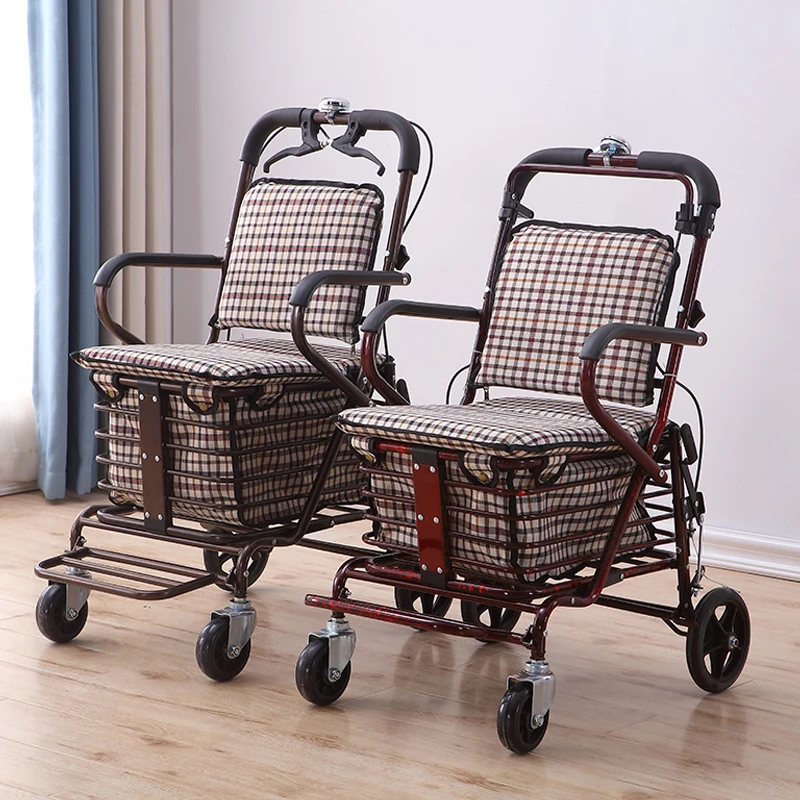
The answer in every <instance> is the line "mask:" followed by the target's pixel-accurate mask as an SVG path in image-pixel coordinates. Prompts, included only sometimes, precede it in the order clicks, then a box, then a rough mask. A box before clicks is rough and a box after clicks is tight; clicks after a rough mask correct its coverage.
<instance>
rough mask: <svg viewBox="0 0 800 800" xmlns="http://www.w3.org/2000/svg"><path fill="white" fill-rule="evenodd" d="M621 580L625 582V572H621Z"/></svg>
mask: <svg viewBox="0 0 800 800" xmlns="http://www.w3.org/2000/svg"><path fill="white" fill-rule="evenodd" d="M619 579H620V580H621V581H624V580H625V573H624V572H620V574H619Z"/></svg>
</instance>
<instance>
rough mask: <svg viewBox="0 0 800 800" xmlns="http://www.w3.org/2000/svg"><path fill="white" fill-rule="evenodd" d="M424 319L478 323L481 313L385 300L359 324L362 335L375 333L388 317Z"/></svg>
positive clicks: (412, 302)
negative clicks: (400, 316)
mask: <svg viewBox="0 0 800 800" xmlns="http://www.w3.org/2000/svg"><path fill="white" fill-rule="evenodd" d="M398 314H400V315H402V316H405V317H426V318H428V319H452V320H464V321H465V322H478V321H479V320H480V318H481V312H480V311H478V309H477V308H472V306H450V305H445V304H442V303H420V302H417V301H415V300H387V301H386V302H385V303H381V304H380V305H379V306H376V307H375V308H373V309H372V311H370V313H369V314H368V315H367V318H366V319H365V320H364V322H363V323H362V324H361V330H362V331H364V333H377V332H378V331H380V329H381V328H382V327H383V326H384V324H385V323H386V320H387V319H389V317H393V316H395V315H398Z"/></svg>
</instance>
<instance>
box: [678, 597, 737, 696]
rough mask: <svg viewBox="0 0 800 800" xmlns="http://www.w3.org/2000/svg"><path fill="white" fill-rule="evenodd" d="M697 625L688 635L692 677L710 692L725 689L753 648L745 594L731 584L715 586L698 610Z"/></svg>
mask: <svg viewBox="0 0 800 800" xmlns="http://www.w3.org/2000/svg"><path fill="white" fill-rule="evenodd" d="M695 619H696V621H697V627H696V628H689V633H688V635H687V636H686V663H687V665H688V667H689V674H690V675H691V676H692V680H693V681H694V682H695V683H696V684H697V685H698V686H699V687H700V688H701V689H703V690H704V691H706V692H723V691H725V689H727V688H728V687H729V686H732V685H733V684H734V683H735V682H736V679H737V678H738V677H739V675H740V674H741V672H742V669H744V664H745V661H747V653H748V651H749V649H750V615H749V613H748V611H747V606H746V605H745V602H744V600H743V599H742V596H741V595H740V594H739V593H738V592H736V591H734V590H733V589H729V588H728V587H727V586H725V587H722V588H720V589H712V590H711V591H710V592H709V593H708V594H706V595H705V596H704V597H703V598H702V600H700V602H699V603H698V605H697V608H696V609H695Z"/></svg>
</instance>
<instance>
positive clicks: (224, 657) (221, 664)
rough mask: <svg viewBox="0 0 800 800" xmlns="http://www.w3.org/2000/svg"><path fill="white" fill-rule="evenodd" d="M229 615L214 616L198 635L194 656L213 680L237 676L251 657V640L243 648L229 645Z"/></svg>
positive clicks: (198, 664)
mask: <svg viewBox="0 0 800 800" xmlns="http://www.w3.org/2000/svg"><path fill="white" fill-rule="evenodd" d="M229 626H230V619H229V618H228V617H214V618H213V619H212V620H211V622H209V623H208V625H206V626H205V628H203V630H202V631H201V632H200V635H199V636H198V637H197V644H196V645H195V648H194V657H195V659H196V660H197V666H198V667H200V669H201V670H202V671H203V672H204V673H205V674H206V675H207V676H208V677H209V678H211V679H212V680H215V681H220V682H224V681H229V680H231V679H232V678H235V677H236V676H237V675H238V674H239V673H240V672H241V671H242V670H243V669H244V667H245V664H247V659H248V658H250V640H249V639H248V640H247V643H246V644H245V645H244V646H243V647H242V648H241V649H239V648H229V647H228V628H229Z"/></svg>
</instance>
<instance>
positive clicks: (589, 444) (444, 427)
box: [336, 397, 655, 458]
mask: <svg viewBox="0 0 800 800" xmlns="http://www.w3.org/2000/svg"><path fill="white" fill-rule="evenodd" d="M608 410H609V412H610V413H611V415H612V416H613V417H614V418H615V419H616V420H617V422H619V424H620V425H621V426H622V427H623V428H624V429H625V430H626V431H627V432H628V433H629V434H630V435H631V436H633V437H635V438H637V439H641V438H642V437H644V435H645V434H646V433H647V432H648V431H649V429H650V428H651V426H652V424H653V422H654V420H655V416H654V415H653V413H652V412H650V411H644V410H640V409H636V408H627V407H620V406H608ZM336 422H337V425H338V426H339V427H340V428H341V429H342V430H343V431H345V433H348V434H351V435H353V436H359V437H379V438H382V439H391V440H392V441H399V442H410V443H413V444H418V445H429V446H433V447H446V448H450V449H453V450H459V451H465V452H467V453H479V454H484V455H489V456H492V455H494V456H505V457H507V458H525V457H527V456H531V455H536V454H539V453H543V452H547V453H549V454H552V455H555V454H561V455H564V454H568V453H580V452H586V451H594V452H603V451H606V452H608V451H613V450H619V445H617V444H615V443H614V441H613V440H612V439H611V438H610V437H609V435H608V434H607V433H606V432H605V430H603V428H601V427H600V426H599V425H598V424H597V422H596V421H595V420H594V418H593V417H592V415H591V414H590V413H589V411H588V410H587V409H586V406H584V404H583V401H582V400H580V399H579V398H571V397H559V398H541V397H501V398H497V399H495V400H487V401H486V402H483V403H473V404H472V405H466V406H373V407H369V408H353V409H347V410H346V411H343V412H342V413H341V414H339V416H338V417H337V419H336Z"/></svg>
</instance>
